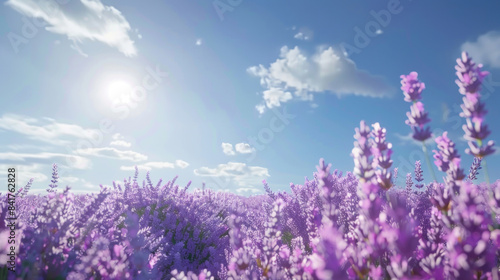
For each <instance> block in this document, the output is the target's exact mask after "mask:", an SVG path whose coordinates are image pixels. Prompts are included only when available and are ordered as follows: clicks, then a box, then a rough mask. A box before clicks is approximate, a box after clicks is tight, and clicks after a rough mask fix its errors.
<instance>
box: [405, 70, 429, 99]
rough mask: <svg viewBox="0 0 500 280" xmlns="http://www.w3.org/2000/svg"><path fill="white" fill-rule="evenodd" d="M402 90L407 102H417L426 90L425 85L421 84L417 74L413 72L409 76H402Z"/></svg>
mask: <svg viewBox="0 0 500 280" xmlns="http://www.w3.org/2000/svg"><path fill="white" fill-rule="evenodd" d="M400 77H401V90H402V91H403V93H404V95H405V101H406V102H416V101H418V100H420V99H421V98H422V97H421V94H422V90H424V89H425V84H424V83H422V82H420V81H419V80H418V79H417V77H418V73H417V72H411V73H410V74H409V75H407V76H405V75H401V76H400Z"/></svg>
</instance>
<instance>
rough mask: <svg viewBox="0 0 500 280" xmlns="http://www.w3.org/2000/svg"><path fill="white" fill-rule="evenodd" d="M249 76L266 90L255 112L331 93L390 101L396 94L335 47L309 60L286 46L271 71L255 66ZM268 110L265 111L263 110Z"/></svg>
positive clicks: (322, 50) (251, 68)
mask: <svg viewBox="0 0 500 280" xmlns="http://www.w3.org/2000/svg"><path fill="white" fill-rule="evenodd" d="M247 71H248V73H250V74H251V75H254V76H256V77H259V78H260V84H261V85H262V86H263V87H264V88H265V90H264V91H263V92H262V97H263V99H264V102H263V104H259V105H257V106H256V109H257V110H258V111H259V112H260V113H263V112H264V111H265V108H273V107H279V106H281V104H282V103H285V102H288V101H290V100H292V99H299V100H309V101H310V100H312V99H313V94H314V93H320V92H331V93H334V94H337V95H339V96H342V95H349V94H353V95H360V96H368V97H388V96H390V95H392V94H393V93H394V92H395V89H394V88H393V87H391V86H390V85H389V84H388V83H387V82H386V81H385V79H383V78H382V77H379V76H375V75H372V74H370V73H368V72H367V71H364V70H360V69H358V68H357V67H356V64H355V63H354V62H353V61H352V60H350V59H349V58H347V57H345V56H344V54H343V53H342V52H341V51H340V50H336V49H334V48H333V47H328V48H326V47H321V48H318V49H317V51H316V52H315V53H314V54H313V55H311V56H307V55H306V54H305V53H304V52H303V51H302V50H301V49H299V48H298V47H295V48H293V49H290V48H288V47H287V46H284V47H282V48H281V52H280V56H279V58H278V59H277V60H276V61H275V62H273V63H271V64H270V65H269V67H265V66H263V65H259V66H252V67H249V68H248V69H247ZM264 106H265V107H264Z"/></svg>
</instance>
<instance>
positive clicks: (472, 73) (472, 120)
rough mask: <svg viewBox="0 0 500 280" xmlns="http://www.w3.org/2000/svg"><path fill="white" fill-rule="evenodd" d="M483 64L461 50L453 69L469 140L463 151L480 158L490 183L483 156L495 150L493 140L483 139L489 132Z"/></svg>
mask: <svg viewBox="0 0 500 280" xmlns="http://www.w3.org/2000/svg"><path fill="white" fill-rule="evenodd" d="M482 67H483V65H481V64H478V65H476V63H474V62H473V61H472V59H471V58H470V57H469V55H468V54H467V53H466V52H462V57H461V58H458V59H457V65H456V66H455V69H456V70H457V72H456V74H457V77H458V79H457V80H456V81H455V82H456V83H457V85H458V87H459V92H460V93H461V94H462V95H464V97H463V99H462V100H463V104H462V105H460V107H461V108H462V113H460V116H461V117H463V118H465V119H466V124H464V125H463V127H462V128H463V130H464V132H465V135H464V138H465V139H466V140H468V141H469V149H467V150H466V151H465V152H466V153H468V154H471V155H473V156H475V157H477V158H480V159H482V162H483V164H484V174H485V177H486V182H487V183H488V185H489V184H490V179H489V176H488V170H487V168H486V160H484V157H486V156H488V155H490V154H492V153H494V152H495V149H494V148H493V146H494V144H495V143H494V142H493V140H490V141H488V143H486V145H483V144H484V141H485V139H486V137H488V135H489V134H490V131H489V129H488V126H487V125H486V124H484V117H485V115H486V114H487V113H488V111H486V109H485V104H484V103H483V102H481V99H480V98H481V94H480V93H479V91H480V90H481V83H482V82H483V79H484V77H486V76H487V75H488V74H489V73H488V72H486V71H481V68H482Z"/></svg>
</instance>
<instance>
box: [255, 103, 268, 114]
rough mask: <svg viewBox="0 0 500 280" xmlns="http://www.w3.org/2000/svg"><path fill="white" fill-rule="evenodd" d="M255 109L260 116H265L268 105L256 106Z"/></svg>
mask: <svg viewBox="0 0 500 280" xmlns="http://www.w3.org/2000/svg"><path fill="white" fill-rule="evenodd" d="M255 109H257V111H258V112H259V114H264V111H265V110H266V105H263V104H259V105H255Z"/></svg>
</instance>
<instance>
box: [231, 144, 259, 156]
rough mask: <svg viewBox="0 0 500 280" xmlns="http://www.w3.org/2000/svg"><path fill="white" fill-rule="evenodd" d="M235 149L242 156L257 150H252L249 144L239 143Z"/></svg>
mask: <svg viewBox="0 0 500 280" xmlns="http://www.w3.org/2000/svg"><path fill="white" fill-rule="evenodd" d="M234 148H235V149H236V151H237V152H238V153H240V154H250V153H252V152H253V151H255V149H254V148H252V147H251V146H250V144H248V143H238V144H236V145H235V146H234Z"/></svg>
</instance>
